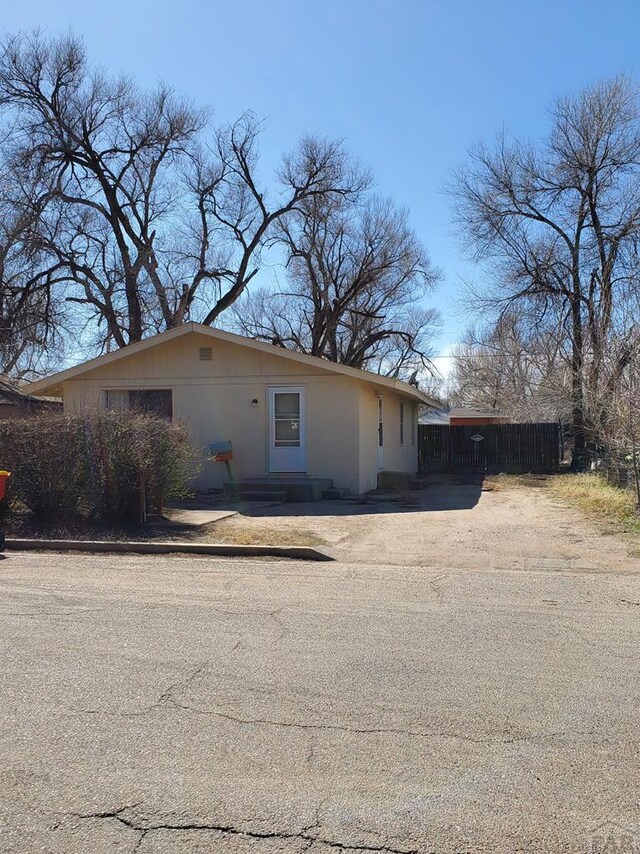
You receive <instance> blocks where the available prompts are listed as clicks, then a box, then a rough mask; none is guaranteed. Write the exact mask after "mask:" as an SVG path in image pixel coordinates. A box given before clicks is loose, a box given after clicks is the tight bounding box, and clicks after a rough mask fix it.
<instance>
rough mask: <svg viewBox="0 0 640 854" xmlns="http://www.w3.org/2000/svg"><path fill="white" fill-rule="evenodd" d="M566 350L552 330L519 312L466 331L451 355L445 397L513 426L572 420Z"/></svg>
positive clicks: (549, 326)
mask: <svg viewBox="0 0 640 854" xmlns="http://www.w3.org/2000/svg"><path fill="white" fill-rule="evenodd" d="M570 356H571V354H570V350H569V348H567V346H566V342H565V341H564V340H562V338H559V336H558V335H557V330H556V328H554V324H552V323H551V324H548V325H547V326H546V328H545V327H542V328H541V327H540V326H536V325H534V324H532V323H531V318H529V317H528V316H527V315H526V314H524V312H520V313H515V312H511V313H509V314H504V315H503V316H502V317H501V318H500V319H499V320H498V322H497V323H495V324H490V325H489V326H488V327H483V326H481V325H477V326H475V327H472V328H470V329H469V330H468V331H467V333H466V334H465V336H464V337H463V340H462V341H461V342H460V344H459V345H458V346H457V347H456V348H455V350H454V352H453V370H452V376H451V378H450V381H449V397H450V398H451V400H452V402H454V403H455V404H456V405H460V406H478V407H481V408H483V409H490V410H496V411H498V412H504V413H505V414H508V415H510V416H512V417H513V418H514V419H516V420H518V421H547V420H551V421H556V420H562V421H566V420H568V419H569V418H570V415H571V370H570Z"/></svg>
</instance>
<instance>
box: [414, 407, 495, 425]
mask: <svg viewBox="0 0 640 854" xmlns="http://www.w3.org/2000/svg"><path fill="white" fill-rule="evenodd" d="M510 422H511V416H510V415H504V414H503V413H500V412H495V411H494V410H491V409H472V408H470V407H465V406H459V407H453V408H450V409H449V408H442V409H432V410H430V411H429V412H426V413H425V414H424V415H421V416H420V423H421V424H444V425H446V424H448V425H449V426H451V427H456V426H460V425H462V426H467V427H472V426H480V425H482V424H509V423H510Z"/></svg>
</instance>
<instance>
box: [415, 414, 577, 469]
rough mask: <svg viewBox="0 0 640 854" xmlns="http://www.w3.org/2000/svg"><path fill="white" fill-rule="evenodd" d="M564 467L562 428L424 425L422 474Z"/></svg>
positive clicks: (420, 437)
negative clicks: (562, 463)
mask: <svg viewBox="0 0 640 854" xmlns="http://www.w3.org/2000/svg"><path fill="white" fill-rule="evenodd" d="M559 464H560V425H559V424H555V423H540V424H483V425H481V426H480V425H478V426H459V427H458V426H456V427H450V426H449V425H447V424H420V426H419V427H418V467H419V470H420V471H421V472H445V471H448V472H459V471H468V470H476V471H481V472H488V473H490V474H495V473H497V472H511V473H518V472H538V473H547V474H550V473H553V472H555V471H558V467H559Z"/></svg>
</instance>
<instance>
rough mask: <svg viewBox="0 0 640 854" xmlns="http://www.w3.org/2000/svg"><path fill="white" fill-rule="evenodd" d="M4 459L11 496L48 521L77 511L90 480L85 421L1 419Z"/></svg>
mask: <svg viewBox="0 0 640 854" xmlns="http://www.w3.org/2000/svg"><path fill="white" fill-rule="evenodd" d="M0 458H2V467H3V468H6V469H8V470H9V471H10V472H11V480H10V484H11V493H12V495H13V497H14V498H17V499H18V500H20V501H22V503H23V504H26V506H27V507H28V508H29V509H30V510H31V512H32V513H33V514H34V516H36V517H37V519H38V520H40V521H43V522H45V521H46V522H50V521H58V520H64V519H68V518H70V517H71V516H73V515H74V514H75V513H76V512H77V510H78V505H79V503H80V500H81V498H82V494H83V485H84V480H85V472H84V458H83V454H82V430H81V423H80V422H79V420H78V419H76V418H68V417H66V416H64V415H46V414H43V415H38V416H35V417H33V418H19V419H11V420H4V421H0Z"/></svg>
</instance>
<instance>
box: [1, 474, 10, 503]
mask: <svg viewBox="0 0 640 854" xmlns="http://www.w3.org/2000/svg"><path fill="white" fill-rule="evenodd" d="M10 477H11V472H10V471H4V470H2V471H0V501H2V499H3V498H4V493H5V490H6V487H7V480H8V479H9V478H10Z"/></svg>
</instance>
